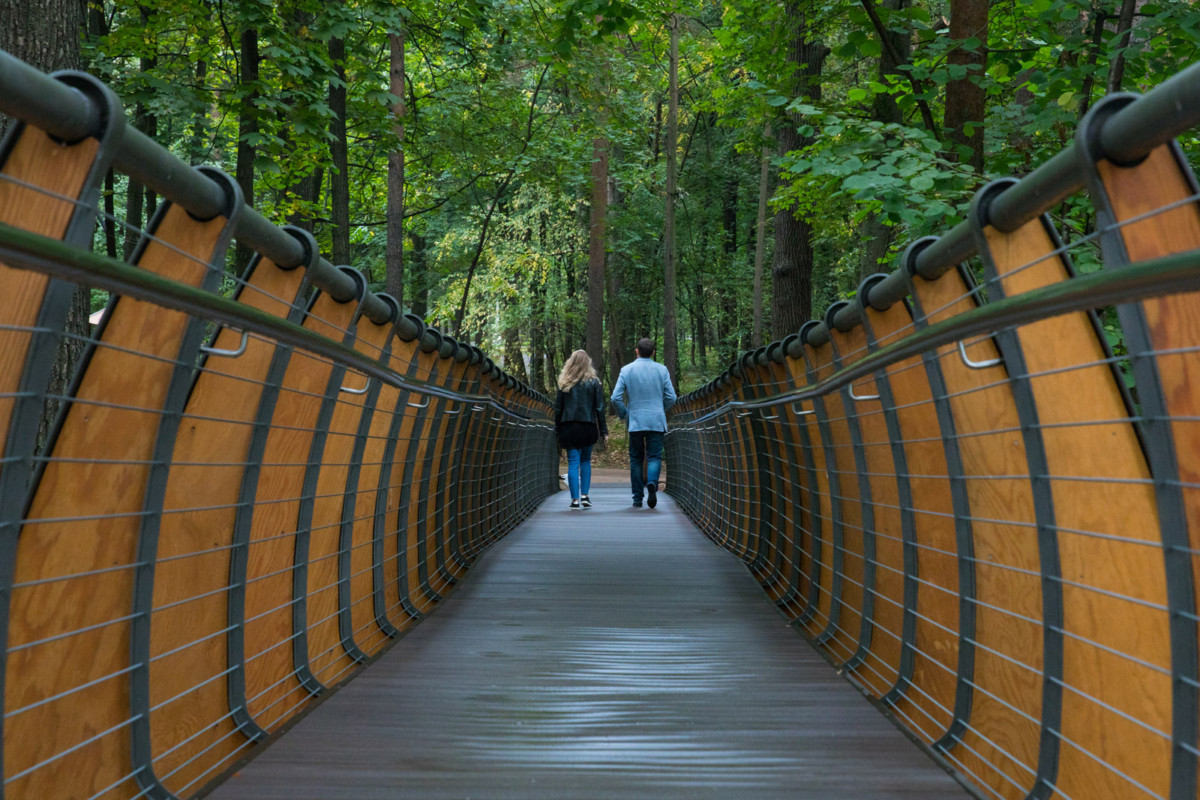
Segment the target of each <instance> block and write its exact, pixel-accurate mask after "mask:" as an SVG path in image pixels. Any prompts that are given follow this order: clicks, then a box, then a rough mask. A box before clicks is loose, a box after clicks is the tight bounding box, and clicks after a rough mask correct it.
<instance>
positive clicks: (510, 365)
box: [504, 325, 529, 384]
mask: <svg viewBox="0 0 1200 800" xmlns="http://www.w3.org/2000/svg"><path fill="white" fill-rule="evenodd" d="M504 369H505V371H506V372H508V374H509V375H512V376H513V377H514V378H516V379H517V380H519V381H521V383H526V384H527V383H529V374H528V373H527V372H526V371H525V356H524V354H523V353H522V352H521V329H520V328H519V327H518V326H516V325H509V326H508V327H506V328H505V329H504Z"/></svg>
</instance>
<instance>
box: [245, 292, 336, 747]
mask: <svg viewBox="0 0 1200 800" xmlns="http://www.w3.org/2000/svg"><path fill="white" fill-rule="evenodd" d="M355 313H356V309H355V305H354V304H353V303H338V302H337V301H335V300H333V299H332V298H331V297H330V296H329V295H327V294H324V293H322V294H319V295H318V296H317V298H316V300H315V301H314V303H313V306H312V309H311V311H310V313H309V315H308V317H306V318H305V320H304V327H305V328H307V329H309V330H311V331H314V332H316V333H320V334H322V335H324V336H327V337H329V338H331V339H334V340H337V341H340V340H341V339H343V338H344V336H345V333H344V331H345V330H347V329H348V328H349V327H350V326H351V325H352V324H353V322H354V317H355ZM332 371H333V366H332V365H331V364H330V363H329V362H328V361H325V360H323V359H319V358H316V357H314V356H312V355H309V354H308V353H305V352H303V351H297V352H295V353H293V354H292V357H291V359H290V360H289V362H288V366H287V370H286V372H285V373H284V377H283V382H282V385H281V388H280V391H279V398H278V400H277V402H276V405H275V410H274V415H273V416H272V418H271V429H270V432H269V433H268V435H267V443H266V448H265V449H264V451H263V460H262V470H261V472H260V473H259V477H258V486H257V488H256V491H255V496H254V517H253V520H252V522H251V530H250V544H249V547H248V553H247V577H246V600H245V603H246V609H245V620H246V621H245V626H244V627H245V650H246V652H245V659H246V666H245V676H246V695H247V706H248V711H249V713H250V715H251V716H252V717H253V718H254V720H255V721H256V722H257V723H258V724H259V725H260V726H261V727H263V728H264V729H266V730H274V729H276V728H278V727H279V726H280V725H281V724H282V723H283V722H285V721H286V720H288V719H290V718H291V717H292V716H294V715H295V714H296V713H297V712H299V711H300V710H301V709H302V708H303V707H304V706H305V705H306V704H307V703H308V702H309V692H308V691H307V690H306V689H304V688H303V687H302V686H301V685H300V681H299V679H298V677H297V674H296V667H295V664H294V662H293V653H292V637H293V634H294V633H295V631H294V629H293V619H292V605H293V601H294V599H295V597H294V582H293V573H294V570H295V567H296V563H295V555H296V541H295V540H296V525H297V522H298V519H299V510H300V502H301V495H302V493H303V487H304V476H305V472H306V469H307V463H308V459H309V454H310V452H311V447H312V440H313V436H314V433H315V429H314V426H315V425H316V422H317V419H318V417H319V416H320V411H321V402H322V398H323V397H324V394H325V389H326V387H327V385H328V383H329V376H330V374H331V372H332Z"/></svg>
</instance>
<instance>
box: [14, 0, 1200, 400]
mask: <svg viewBox="0 0 1200 800" xmlns="http://www.w3.org/2000/svg"><path fill="white" fill-rule="evenodd" d="M48 28H53V29H54V31H48V30H47V29H48ZM33 42H37V43H39V44H38V46H37V47H34V46H32V44H31V43H33ZM0 49H4V50H7V51H9V52H11V53H13V54H14V55H16V56H18V57H19V58H23V59H25V60H27V61H29V62H30V63H33V64H34V65H35V66H38V67H39V68H42V69H56V68H64V67H67V68H77V69H80V68H81V69H85V70H87V71H89V72H92V73H94V74H96V75H99V76H101V77H102V78H103V80H105V81H106V82H107V83H109V84H110V85H111V86H112V87H113V88H114V89H115V90H116V92H117V93H118V95H119V96H120V97H121V98H122V100H123V102H124V104H125V109H126V113H127V115H128V123H129V124H130V125H132V126H134V127H136V128H138V129H139V130H141V131H143V132H145V133H146V134H148V135H150V136H151V137H153V138H155V139H156V140H158V141H160V142H162V143H163V144H165V145H167V146H168V147H170V148H171V149H172V150H173V151H174V152H175V153H176V154H177V155H179V156H180V157H181V158H182V159H183V160H185V161H187V162H189V163H192V164H212V165H215V166H217V167H219V168H221V169H223V170H225V171H226V172H228V173H229V174H230V175H233V176H235V177H236V179H237V182H238V184H239V185H240V186H241V189H242V192H243V194H244V195H245V197H246V198H247V200H249V201H250V202H251V203H252V204H253V205H254V207H255V208H257V209H259V210H260V211H262V212H263V213H264V214H266V215H267V216H268V217H269V218H271V219H273V220H275V221H277V222H279V223H284V222H286V223H290V224H293V225H298V226H301V227H303V228H306V229H308V230H310V231H312V232H313V233H314V234H315V235H316V237H317V239H318V241H319V242H320V243H321V245H322V249H323V251H324V252H325V253H327V254H328V255H329V257H330V259H331V260H332V261H333V262H334V263H341V264H349V265H352V266H354V267H357V268H358V269H360V270H362V271H363V272H364V273H365V274H366V275H368V276H369V279H370V280H371V281H372V288H373V289H374V290H376V291H386V292H388V293H390V294H392V295H393V296H395V297H397V298H399V299H400V300H401V302H402V303H403V305H404V306H405V307H406V308H411V309H412V311H413V312H414V313H416V314H418V315H420V316H422V317H424V318H425V319H426V320H427V322H428V323H429V324H431V325H435V326H437V327H439V328H440V329H442V330H443V331H446V332H448V333H450V334H452V335H454V336H457V337H466V338H469V339H470V340H471V341H473V342H475V343H477V344H479V345H480V346H481V347H483V348H484V349H485V350H487V351H488V352H490V353H492V354H493V355H495V356H496V357H497V360H499V361H501V362H502V363H503V366H504V368H505V369H506V370H507V371H508V372H509V373H511V374H513V375H514V376H516V377H518V378H520V379H522V380H524V381H526V382H527V383H528V384H529V385H531V386H532V387H533V388H535V389H538V390H540V391H550V390H552V387H553V383H554V378H555V376H556V375H557V372H558V370H559V368H560V367H561V365H562V363H563V361H564V359H565V357H566V356H568V355H569V354H570V353H571V351H573V350H575V349H577V348H580V347H582V348H585V349H587V350H588V352H589V353H590V354H591V355H592V357H593V359H594V361H595V362H596V364H597V366H598V367H599V368H600V369H601V371H602V374H603V375H604V376H605V383H606V384H607V385H610V386H611V383H612V380H613V378H615V374H616V370H618V369H619V368H620V366H621V365H622V364H623V363H625V362H626V361H628V360H630V358H631V351H632V346H633V342H634V340H635V339H636V338H637V337H639V336H643V335H645V336H650V337H653V338H654V339H655V340H656V341H657V342H658V343H659V348H660V349H659V357H660V358H661V360H663V361H664V363H666V364H667V366H668V367H669V368H670V369H671V371H672V373H673V375H674V376H675V379H676V382H677V384H679V385H680V387H681V389H682V390H683V391H687V390H689V389H691V388H695V386H697V385H699V384H701V383H703V382H704V381H705V380H707V379H709V378H711V377H712V376H713V375H714V374H716V373H717V372H718V371H720V370H721V369H722V368H724V366H726V365H727V364H728V363H729V362H730V361H731V360H732V359H733V358H735V357H736V355H737V354H738V353H739V352H740V351H742V350H745V349H746V348H750V347H755V346H759V345H760V344H762V343H765V342H768V341H770V340H772V339H774V338H780V337H782V336H785V335H787V334H788V333H791V332H794V331H795V330H797V329H798V328H799V326H800V325H801V324H802V323H803V322H804V321H806V320H807V319H809V318H810V317H812V316H814V315H820V314H821V313H823V311H824V309H825V308H826V307H827V306H828V305H829V303H831V302H833V301H834V300H837V299H839V298H843V297H847V296H849V295H851V294H853V292H854V290H855V287H856V286H857V285H858V283H859V282H860V280H861V279H862V278H863V277H865V276H867V275H869V274H871V273H874V272H878V271H888V270H890V269H891V268H893V266H894V262H895V257H896V255H897V253H898V252H900V251H901V250H902V249H903V248H904V247H905V246H906V245H907V244H908V243H910V242H912V241H913V240H914V239H916V238H918V237H920V236H924V235H929V234H937V233H939V232H943V231H945V230H947V229H948V228H949V227H950V226H951V225H952V224H954V223H956V222H957V221H959V220H960V219H962V217H963V215H964V213H965V211H966V208H967V205H968V203H969V202H970V199H971V197H972V195H973V193H974V192H975V191H976V190H977V189H978V188H979V187H980V186H982V185H983V184H985V183H986V182H988V181H989V180H992V179H994V178H997V177H1001V176H1008V175H1014V176H1020V175H1022V174H1026V173H1028V172H1029V171H1030V170H1032V169H1033V168H1034V167H1036V166H1037V165H1039V164H1041V163H1043V162H1044V161H1046V160H1047V159H1049V158H1050V157H1052V156H1053V155H1055V154H1056V153H1058V152H1060V151H1061V150H1062V149H1064V148H1065V147H1066V146H1068V145H1069V144H1070V142H1071V141H1072V137H1073V136H1074V132H1075V126H1076V123H1077V122H1078V120H1079V119H1080V117H1081V116H1082V115H1083V114H1084V113H1086V111H1087V110H1088V108H1089V107H1090V105H1091V104H1093V103H1094V102H1095V101H1096V100H1097V99H1098V98H1100V97H1102V96H1103V95H1105V94H1107V93H1111V92H1116V91H1135V92H1136V91H1145V90H1146V89H1147V88H1149V87H1151V86H1153V85H1155V84H1157V83H1159V82H1161V81H1163V80H1165V79H1166V78H1168V77H1170V76H1171V75H1172V74H1174V73H1175V72H1177V71H1178V70H1179V69H1181V68H1182V67H1184V66H1186V65H1187V64H1188V63H1190V61H1192V60H1193V59H1195V57H1196V54H1197V53H1198V52H1200V8H1197V7H1196V6H1194V4H1193V2H1192V0H1158V1H1157V2H1154V1H1153V0H1022V1H1021V2H1016V0H993V1H992V2H989V0H928V1H927V0H723V2H715V0H677V1H676V2H665V1H664V0H411V1H410V2H406V3H404V4H400V3H397V2H385V1H384V0H277V1H276V2H272V1H271V0H156V1H155V2H141V3H139V2H131V1H130V0H118V1H117V2H113V1H112V0H103V1H101V0H40V1H39V0H5V2H4V3H3V4H0ZM1193 151H1194V150H1193ZM103 202H104V211H105V216H104V224H103V225H102V226H101V227H100V228H99V229H98V231H97V234H96V242H95V247H96V249H97V250H99V251H102V252H106V253H107V254H108V255H110V256H112V257H116V258H121V257H125V256H127V255H128V254H129V252H130V250H131V249H132V247H133V246H134V244H135V243H136V240H137V231H138V229H139V228H140V227H141V226H142V225H143V224H144V223H145V221H146V220H147V219H149V215H150V214H152V213H153V210H154V207H155V204H156V197H155V196H154V194H153V193H152V192H150V191H148V190H146V189H145V188H144V187H141V186H139V185H137V184H136V183H131V182H130V181H129V180H128V179H126V178H125V177H124V176H121V175H116V176H113V175H110V176H109V179H108V181H107V183H106V187H105V192H104V195H103ZM1089 214H1090V211H1089V209H1088V207H1087V206H1086V205H1083V204H1078V205H1076V204H1074V203H1072V202H1070V201H1068V202H1065V203H1063V204H1062V205H1061V206H1060V207H1059V208H1057V209H1056V211H1055V213H1054V217H1055V222H1056V224H1057V225H1058V226H1059V229H1060V231H1061V232H1062V233H1063V235H1064V237H1065V238H1067V239H1068V240H1070V241H1076V242H1079V243H1080V245H1081V246H1080V248H1079V249H1078V250H1077V251H1076V252H1075V254H1074V258H1075V261H1076V266H1077V268H1078V269H1079V270H1080V271H1084V272H1086V271H1088V269H1089V268H1093V265H1092V264H1091V263H1090V261H1089V258H1088V255H1087V254H1088V242H1089V241H1090V235H1091V234H1092V233H1093V230H1092V226H1093V221H1092V219H1091V218H1090V216H1089ZM248 258H249V254H248V253H247V252H245V251H243V250H238V251H235V252H233V253H231V255H230V258H229V264H228V270H229V274H230V275H231V276H232V275H235V274H237V273H238V272H239V270H240V269H241V268H242V267H243V266H244V265H245V263H246V262H247V260H248ZM232 283H233V282H232V280H231V281H230V284H231V285H232ZM93 294H94V296H93V297H92V303H93V310H95V309H96V308H99V307H100V306H102V305H103V303H104V302H105V297H104V296H103V295H102V294H101V293H99V292H94V293H93Z"/></svg>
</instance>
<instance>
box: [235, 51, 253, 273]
mask: <svg viewBox="0 0 1200 800" xmlns="http://www.w3.org/2000/svg"><path fill="white" fill-rule="evenodd" d="M240 49H241V64H242V76H241V82H242V87H243V90H246V91H247V94H246V96H245V97H244V98H243V99H242V107H241V114H240V116H239V118H238V146H237V167H236V169H235V173H234V174H235V177H236V179H237V184H238V186H240V187H241V189H242V198H243V199H244V200H245V201H246V204H247V205H249V206H251V207H253V206H254V156H255V151H256V147H255V144H254V141H255V137H256V136H257V135H258V106H257V105H256V103H255V101H256V100H257V99H258V90H257V89H256V88H249V89H247V88H246V87H254V86H256V85H257V83H258V62H259V53H258V31H257V30H255V29H253V28H249V29H247V30H244V31H242V36H241V43H240ZM252 254H253V251H251V250H250V248H249V247H246V246H245V245H244V244H242V243H241V242H238V245H237V250H236V251H235V252H234V260H233V263H234V270H235V271H236V272H237V274H238V275H241V274H242V273H243V272H244V271H245V269H246V265H247V264H249V263H250V256H251V255H252Z"/></svg>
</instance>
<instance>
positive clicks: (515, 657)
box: [209, 473, 971, 800]
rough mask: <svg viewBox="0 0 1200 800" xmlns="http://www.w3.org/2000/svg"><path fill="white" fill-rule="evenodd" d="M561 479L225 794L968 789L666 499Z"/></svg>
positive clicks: (362, 799)
mask: <svg viewBox="0 0 1200 800" xmlns="http://www.w3.org/2000/svg"><path fill="white" fill-rule="evenodd" d="M617 475H619V473H613V474H611V475H610V474H607V473H606V474H604V475H602V476H599V477H601V478H602V479H604V480H613V479H614V478H616V477H617ZM660 496H661V495H660ZM566 497H567V495H566V493H565V492H561V493H559V494H557V495H554V496H552V497H551V498H550V499H549V500H548V501H547V502H546V503H545V504H544V505H543V507H542V508H541V509H540V510H539V511H538V512H537V513H536V514H535V515H534V516H533V517H532V518H531V519H530V520H529V521H528V522H526V523H525V524H524V525H523V526H522V527H520V528H519V529H517V530H516V531H514V532H513V533H512V534H510V535H509V536H508V537H506V538H505V539H504V540H502V541H501V542H499V543H498V544H496V545H495V546H494V547H493V548H492V549H491V551H490V552H488V553H487V555H486V556H485V557H484V558H483V559H482V560H481V562H480V564H479V565H477V567H476V568H475V569H474V570H472V572H471V574H470V576H469V577H468V578H467V579H466V581H465V582H464V584H463V585H462V586H461V587H460V588H459V589H458V590H457V591H456V592H455V593H454V595H453V596H452V598H451V599H450V600H449V601H447V602H446V603H445V604H444V605H443V606H442V607H441V608H440V609H439V610H438V612H437V613H436V614H434V615H433V616H432V617H431V618H430V619H429V620H428V621H426V622H425V623H423V624H421V625H420V626H418V627H417V628H416V629H415V630H413V631H412V632H411V633H409V634H408V635H407V636H406V637H405V639H404V640H403V641H402V642H401V643H400V644H399V645H398V646H397V647H395V648H393V649H392V650H390V651H389V652H387V653H386V654H385V655H384V656H383V657H382V658H381V659H380V660H379V661H377V662H376V663H374V664H373V665H371V666H370V667H368V668H367V669H365V670H364V671H363V672H362V674H361V675H360V676H359V677H358V678H357V679H356V680H355V681H353V682H352V683H351V684H350V685H348V686H346V687H345V688H343V689H341V690H340V691H338V692H337V693H335V694H334V695H333V696H331V697H330V698H329V699H328V700H327V701H326V702H324V703H322V704H321V705H320V706H319V707H318V708H316V709H315V710H314V711H313V712H312V713H311V714H310V715H308V716H307V717H306V718H304V719H303V720H302V721H300V722H299V723H298V724H297V725H296V726H295V727H294V728H293V729H292V730H291V731H289V732H288V733H287V734H286V735H285V736H283V737H281V738H280V739H279V740H278V741H277V742H275V743H274V744H273V745H271V746H270V747H269V749H267V750H266V751H265V752H263V753H262V754H261V755H259V756H258V757H257V758H256V759H254V761H253V762H251V763H250V764H248V765H247V766H245V767H244V768H243V769H242V770H241V771H240V772H238V773H237V774H236V775H234V776H233V777H231V778H230V779H229V780H228V781H227V782H226V783H225V784H223V785H222V786H220V787H218V788H217V789H216V790H215V791H214V792H213V793H212V794H211V795H209V797H210V798H212V800H241V799H243V798H244V799H246V800H250V799H251V798H252V799H253V800H272V799H273V798H286V800H338V799H339V798H345V799H346V800H349V799H350V798H353V800H372V799H373V798H388V799H389V800H397V799H398V798H422V799H423V800H426V799H428V798H489V799H491V800H499V799H501V798H512V799H513V800H518V799H519V800H531V799H532V798H553V799H554V800H565V799H566V798H586V799H587V800H599V799H600V798H697V797H719V798H728V797H748V798H750V797H752V798H789V800H796V799H797V798H808V799H811V800H816V799H817V798H821V799H822V800H824V799H826V798H846V797H863V798H871V799H872V800H883V799H885V798H922V799H923V800H939V799H940V798H966V797H970V796H971V795H970V794H969V793H968V792H967V791H966V790H965V789H964V788H963V787H962V786H960V785H959V784H958V783H956V782H955V781H954V779H953V778H951V776H950V775H949V774H947V773H946V772H945V771H943V770H942V768H941V767H940V766H939V765H938V764H936V763H935V762H934V761H932V760H931V759H930V758H929V757H927V756H926V755H925V754H924V753H923V752H921V751H920V750H919V749H918V748H917V747H916V746H915V745H914V744H913V743H912V742H911V741H910V740H909V739H908V738H907V737H906V736H905V735H904V734H903V733H901V732H900V731H899V730H898V729H897V728H896V727H894V726H893V725H892V724H891V723H890V722H889V721H888V720H887V719H886V718H884V717H883V716H881V715H880V714H879V712H878V711H877V710H876V709H875V708H874V707H873V706H872V705H871V703H870V702H868V701H867V700H866V699H865V698H864V697H863V696H862V695H861V694H859V692H858V691H857V690H855V689H854V688H853V687H852V686H851V685H850V684H848V683H847V682H845V681H844V680H843V679H841V678H840V677H838V675H837V674H836V673H835V672H834V670H832V669H830V667H829V665H828V664H827V663H826V662H825V661H824V660H823V659H822V658H821V656H820V655H818V654H817V653H816V652H815V651H814V650H813V649H812V648H811V647H810V646H809V645H808V644H807V643H806V642H805V641H804V639H803V638H802V637H801V636H800V634H799V633H798V632H795V631H793V630H789V626H788V623H787V621H786V620H785V619H784V618H783V617H782V616H781V615H780V613H779V612H778V611H777V610H776V609H775V608H774V606H773V605H772V604H771V602H770V601H769V600H768V599H767V597H766V595H765V594H764V593H763V592H762V590H761V588H760V587H759V586H758V584H757V583H756V582H755V581H754V579H753V578H752V577H751V576H750V575H749V574H748V573H747V572H746V571H745V569H743V567H742V566H741V565H740V564H739V563H738V562H737V561H736V560H735V559H733V558H731V557H730V556H729V555H728V554H727V553H725V552H724V551H721V550H719V549H718V548H717V547H715V546H713V545H712V544H711V543H710V542H709V540H707V539H706V538H705V537H704V536H702V535H700V534H699V533H698V532H697V531H696V529H695V528H694V527H693V526H692V525H691V523H689V522H688V521H687V519H686V518H685V517H684V516H683V514H682V513H680V512H679V511H678V510H677V508H676V507H675V505H674V503H673V502H672V501H671V499H670V498H669V497H666V496H661V497H662V502H661V503H660V505H659V507H658V509H656V510H654V511H651V510H649V509H639V510H636V511H635V510H633V509H631V508H629V507H628V504H629V500H628V493H627V491H626V490H625V489H623V488H618V484H617V483H615V482H613V483H608V484H605V485H602V486H600V487H598V488H594V489H593V492H592V497H593V500H594V502H595V503H596V506H595V508H593V509H591V510H587V511H582V512H578V511H569V510H567V509H566V507H565V506H566V502H567V500H566Z"/></svg>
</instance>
